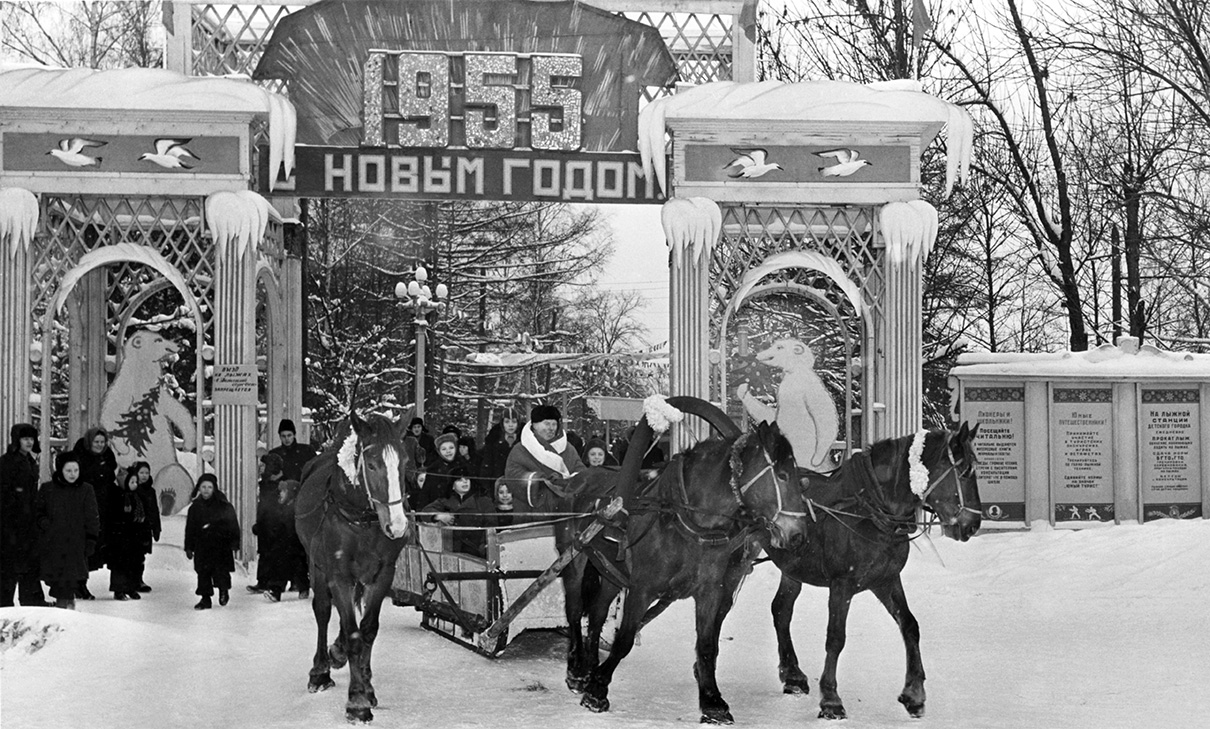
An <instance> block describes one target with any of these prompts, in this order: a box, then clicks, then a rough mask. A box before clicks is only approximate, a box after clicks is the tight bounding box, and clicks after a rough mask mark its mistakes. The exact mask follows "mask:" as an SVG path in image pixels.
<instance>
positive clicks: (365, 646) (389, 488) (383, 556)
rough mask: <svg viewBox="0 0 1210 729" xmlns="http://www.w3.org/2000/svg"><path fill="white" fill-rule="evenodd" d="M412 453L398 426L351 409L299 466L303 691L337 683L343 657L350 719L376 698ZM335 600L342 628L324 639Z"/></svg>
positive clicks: (362, 715) (365, 714)
mask: <svg viewBox="0 0 1210 729" xmlns="http://www.w3.org/2000/svg"><path fill="white" fill-rule="evenodd" d="M404 422H406V419H405V420H404ZM411 460H412V456H411V454H410V453H409V452H408V450H407V449H406V447H405V444H404V442H403V428H402V426H401V425H398V424H396V423H395V422H393V421H391V420H390V419H388V418H386V417H384V416H381V415H369V416H367V417H366V418H365V419H362V418H361V417H359V416H358V415H357V413H356V412H353V413H352V415H350V417H349V420H348V422H347V423H345V424H342V425H341V427H340V428H339V430H338V437H337V438H336V440H335V442H334V443H333V444H332V445H331V447H329V449H328V450H327V451H326V452H324V453H323V454H322V455H320V456H317V457H316V458H314V459H312V460H311V461H310V462H309V463H307V465H306V466H305V467H304V468H303V476H302V487H301V489H300V490H299V494H298V499H297V506H296V515H295V525H296V527H297V530H298V537H299V539H300V540H301V541H302V543H303V547H304V548H305V549H306V551H307V560H308V563H309V565H310V570H311V585H312V590H313V597H312V599H311V609H312V611H313V612H314V613H315V624H316V627H317V640H316V649H315V658H314V660H313V661H312V665H311V671H310V675H309V678H308V680H307V690H308V691H309V692H311V693H315V692H318V691H325V690H327V689H329V688H332V687H333V686H335V685H336V684H335V682H333V681H332V676H331V669H332V668H341V667H343V666H344V665H345V663H346V662H347V663H348V664H349V698H348V703H347V704H346V705H345V716H346V718H347V719H348V720H350V721H363V722H368V721H371V720H373V718H374V714H373V712H372V711H371V707H375V706H377V705H378V699H377V697H376V696H375V694H374V687H373V685H372V684H371V683H370V679H371V674H372V672H371V669H370V655H371V652H372V651H373V648H374V639H375V638H376V637H377V635H378V624H379V621H378V614H379V611H380V609H381V607H382V601H383V599H384V598H385V597H386V596H387V595H388V594H389V592H390V589H391V583H392V581H393V580H394V577H395V561H396V559H397V558H398V557H399V553H400V551H402V549H403V546H404V539H403V537H404V536H405V535H406V534H407V532H408V529H409V522H408V517H407V513H406V511H405V501H404V479H405V474H406V469H407V468H408V465H409V463H410V462H411ZM333 605H335V606H336V611H337V613H338V615H339V622H340V632H339V635H338V636H337V638H336V640H335V642H333V643H332V645H331V646H329V645H328V642H327V641H328V621H329V620H330V618H331V617H332V606H333Z"/></svg>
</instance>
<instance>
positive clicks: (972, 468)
mask: <svg viewBox="0 0 1210 729" xmlns="http://www.w3.org/2000/svg"><path fill="white" fill-rule="evenodd" d="M951 443H952V439H950V438H946V439H945V444H944V445H943V446H942V447H943V448H944V449H945V456H946V458H947V459H948V460H949V466H947V467H946V469H945V470H944V471H942V472H941V475H940V476H938V477H937V478H935V479H933V480H932V481H930V482H929V485H928V488H926V489H925V490H924V493H922V494H920V503H921V504H923V505H924V507H925V508H926V509H928V510H929V511H932V512H933V513H934V514H935V513H936V510H935V509H933V508H932V507H931V506H929V503H928V500H927V499H928V497H929V494H931V493H933V489H935V488H937V486H938V485H939V484H940V483H941V482H942V481H944V480H945V478H946V477H947V476H949V475H951V474H952V475H953V477H954V490H955V491H956V492H957V494H958V513H959V514H961V513H962V512H964V511H969V512H971V513H972V514H978V515H980V516H982V515H983V512H982V511H980V510H978V509H972V508H971V507H969V506H967V505H966V497H965V496H963V494H962V480H963V479H966V478H970V476H971V475H972V474H976V473H978V466H977V465H975V464H974V463H968V464H967V470H966V473H964V474H959V473H958V463H957V461H955V460H954V450H953V448H951ZM955 518H956V517H955Z"/></svg>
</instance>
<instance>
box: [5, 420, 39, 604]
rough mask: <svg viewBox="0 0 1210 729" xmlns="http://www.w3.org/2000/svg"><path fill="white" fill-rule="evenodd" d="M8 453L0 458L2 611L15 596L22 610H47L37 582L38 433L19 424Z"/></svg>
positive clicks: (14, 427) (28, 426)
mask: <svg viewBox="0 0 1210 729" xmlns="http://www.w3.org/2000/svg"><path fill="white" fill-rule="evenodd" d="M10 440H11V442H10V443H9V446H8V451H6V452H5V453H4V455H0V540H2V542H3V543H2V544H0V607H12V606H13V596H14V595H15V594H17V593H19V594H20V597H21V605H22V606H23V607H30V606H37V607H46V606H47V605H49V604H50V603H48V602H46V595H45V593H43V592H42V581H41V580H40V579H38V524H37V521H36V519H35V518H34V506H35V504H36V502H37V500H38V460H37V459H36V458H34V454H35V453H37V452H38V429H37V428H35V427H34V426H32V425H30V424H29V423H17V424H16V425H14V426H13V427H12V431H11V433H10Z"/></svg>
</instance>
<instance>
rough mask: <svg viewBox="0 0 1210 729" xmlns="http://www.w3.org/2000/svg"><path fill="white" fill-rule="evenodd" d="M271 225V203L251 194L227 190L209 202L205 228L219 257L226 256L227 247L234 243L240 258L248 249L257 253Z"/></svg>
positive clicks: (207, 200)
mask: <svg viewBox="0 0 1210 729" xmlns="http://www.w3.org/2000/svg"><path fill="white" fill-rule="evenodd" d="M268 221H269V203H268V201H267V200H265V199H264V198H263V197H261V196H260V195H257V194H256V193H255V192H252V191H251V190H240V191H239V192H230V191H227V190H224V191H221V192H216V193H214V194H213V195H211V196H210V197H208V198H206V225H207V227H209V229H210V237H211V238H212V239H213V240H214V244H215V245H216V246H217V247H218V251H219V255H220V256H224V255H226V254H227V246H228V245H230V244H232V243H234V244H235V246H236V250H235V256H236V257H237V258H239V257H242V256H243V255H244V251H245V250H247V248H248V246H249V245H251V246H252V247H253V249H254V250H255V249H256V248H257V247H258V246H259V243H260V240H261V238H264V236H265V226H266V225H267V224H268Z"/></svg>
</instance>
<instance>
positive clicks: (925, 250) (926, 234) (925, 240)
mask: <svg viewBox="0 0 1210 729" xmlns="http://www.w3.org/2000/svg"><path fill="white" fill-rule="evenodd" d="M907 204H908V205H909V206H911V208H912V209H913V210H915V211H916V214H917V215H919V216H920V222H921V224H922V225H923V229H922V231H921V241H920V243H921V247H920V250H919V251H915V252H913V253H912V257H913V259H914V258H915V255H916V253H919V254H920V261H921V263H923V262H924V261H925V259H927V258H928V257H929V253H931V252H932V250H933V244H934V243H936V242H937V226H938V221H937V208H935V207H933V206H932V205H930V204H928V203H927V202H925V201H924V200H909V201H908V203H907Z"/></svg>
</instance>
